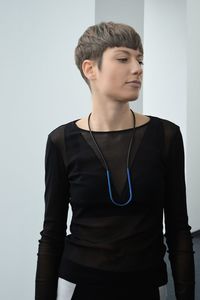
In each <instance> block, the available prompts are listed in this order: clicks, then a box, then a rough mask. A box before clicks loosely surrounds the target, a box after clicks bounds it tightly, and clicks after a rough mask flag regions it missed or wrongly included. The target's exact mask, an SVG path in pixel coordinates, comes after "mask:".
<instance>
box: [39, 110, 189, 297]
mask: <svg viewBox="0 0 200 300" xmlns="http://www.w3.org/2000/svg"><path fill="white" fill-rule="evenodd" d="M76 121H77V120H74V121H71V122H69V123H67V124H64V125H61V126H59V127H58V128H56V129H54V130H53V131H52V132H51V133H49V135H48V139H47V144H46V155H45V186H46V187H45V195H44V197H45V215H44V224H43V230H42V231H41V232H40V234H41V239H40V240H39V248H38V261H37V272H36V293H35V299H37V300H56V293H57V281H58V276H59V277H62V278H64V279H66V280H68V281H71V282H74V283H84V282H87V283H102V284H107V283H108V284H111V283H116V284H117V283H118V282H120V283H124V284H125V283H128V284H129V283H131V284H132V285H133V284H136V285H140V284H144V283H145V282H152V284H155V285H157V286H160V285H163V284H165V283H166V282H167V272H166V264H165V262H164V260H163V257H164V255H165V252H166V247H165V244H164V239H163V211H164V220H165V232H166V241H167V246H168V250H169V258H170V262H171V266H172V272H173V278H174V283H175V291H176V296H177V299H179V300H186V299H187V300H193V299H194V258H193V247H192V238H191V233H190V230H191V227H190V226H189V225H188V216H187V207H186V188H185V174H184V148H183V140H182V135H181V132H180V128H179V126H177V125H176V124H174V123H172V122H170V121H168V120H164V119H160V118H157V117H153V116H150V121H149V122H148V123H146V124H144V125H142V126H139V127H136V130H135V142H134V143H133V145H132V148H131V152H130V160H129V167H130V174H131V184H132V189H133V201H131V202H130V203H129V204H128V205H126V206H116V205H114V204H113V203H112V202H111V200H110V196H109V190H108V184H107V177H106V169H105V165H104V162H103V160H102V157H101V156H100V154H99V152H98V150H97V149H96V146H95V144H94V141H93V140H92V138H91V136H90V132H89V130H85V129H81V128H79V127H78V126H77V125H76V124H75V122H76ZM132 130H133V129H132V128H129V129H124V130H117V131H108V132H105V131H104V132H103V131H92V133H93V135H94V137H95V140H96V141H97V143H98V145H99V147H100V149H101V151H102V153H103V155H104V158H105V159H106V162H107V164H108V167H109V170H110V174H111V187H112V195H113V198H114V200H115V201H116V202H120V203H124V202H126V201H127V200H128V198H129V188H128V181H127V170H126V167H127V166H126V161H127V152H128V145H129V142H130V138H131V134H132ZM69 204H70V205H71V208H72V221H71V224H70V232H71V233H70V234H68V235H66V224H67V214H68V206H69Z"/></svg>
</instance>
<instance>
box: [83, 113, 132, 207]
mask: <svg viewBox="0 0 200 300" xmlns="http://www.w3.org/2000/svg"><path fill="white" fill-rule="evenodd" d="M130 110H131V109H130ZM131 112H132V114H133V132H132V136H131V140H130V143H129V148H128V155H127V177H128V184H129V199H128V201H127V202H125V203H117V202H116V201H114V199H113V197H112V190H111V183H110V174H109V169H108V166H107V163H106V160H105V158H104V156H103V154H102V152H101V150H100V148H99V146H98V144H97V142H96V140H95V138H94V136H93V134H92V132H91V128H90V116H91V114H92V113H90V114H89V116H88V127H89V130H90V135H91V138H92V139H93V141H94V143H95V145H96V147H97V149H98V151H99V153H100V155H101V157H102V159H103V162H104V165H105V169H106V174H107V180H108V187H109V194H110V199H111V201H112V202H113V204H115V205H117V206H125V205H127V204H128V203H129V202H130V201H131V200H132V198H133V195H132V188H131V180H130V170H129V156H130V151H131V146H132V145H133V143H134V141H135V139H134V140H133V138H135V123H136V120H135V114H134V112H133V111H132V110H131Z"/></svg>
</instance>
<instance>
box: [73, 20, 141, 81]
mask: <svg viewBox="0 0 200 300" xmlns="http://www.w3.org/2000/svg"><path fill="white" fill-rule="evenodd" d="M113 47H126V48H131V49H134V50H137V49H138V50H139V51H140V52H141V54H142V55H143V46H142V42H141V38H140V36H139V34H138V33H137V32H136V31H135V29H134V28H132V27H131V26H129V25H126V24H122V23H114V22H101V23H99V24H96V25H93V26H90V27H88V28H87V29H86V31H85V32H84V33H83V35H82V36H81V37H80V38H79V40H78V45H77V46H76V48H75V62H76V65H77V67H78V69H79V70H80V72H81V75H82V77H83V79H84V80H85V81H86V83H87V84H88V85H89V81H88V79H87V78H86V77H85V75H84V73H83V70H82V63H83V61H84V60H85V59H91V60H94V61H96V62H97V65H98V68H99V69H101V64H102V56H103V53H104V51H105V50H106V49H107V48H113Z"/></svg>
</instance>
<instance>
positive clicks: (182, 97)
mask: <svg viewBox="0 0 200 300" xmlns="http://www.w3.org/2000/svg"><path fill="white" fill-rule="evenodd" d="M144 48H145V55H144V87H143V112H144V113H147V112H148V113H149V114H153V115H156V116H160V117H163V118H166V119H169V120H171V121H172V122H175V123H177V124H178V125H180V126H181V129H182V132H183V135H184V139H186V102H187V84H186V80H187V77H186V75H187V74H186V71H187V70H186V1H185V0H175V1H174V0H168V1H165V0H146V1H145V11H144Z"/></svg>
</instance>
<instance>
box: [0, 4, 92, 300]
mask: <svg viewBox="0 0 200 300" xmlns="http://www.w3.org/2000/svg"><path fill="white" fill-rule="evenodd" d="M0 19H1V38H0V43H1V45H0V51H1V55H0V59H1V69H0V72H1V74H0V82H1V88H0V99H1V112H0V113H1V116H0V122H1V124H0V131H1V132H0V134H1V156H0V157H1V161H0V165H1V168H0V176H1V191H0V199H1V200H0V201H1V209H0V214H1V215H0V218H1V256H0V266H1V278H0V279H1V280H0V282H1V288H0V299H5V300H13V299H20V300H27V299H34V280H35V268H36V258H37V257H36V253H37V248H38V239H39V238H40V235H39V232H40V231H41V229H42V222H43V213H44V197H43V196H44V195H43V193H44V150H45V144H46V139H47V135H48V133H49V132H50V131H51V130H53V129H54V128H55V127H57V126H59V125H61V124H63V123H67V122H69V121H71V120H73V119H75V118H78V117H79V116H81V115H82V114H83V115H84V114H85V113H84V110H85V111H86V110H87V107H88V108H89V106H90V94H89V91H88V88H87V86H86V84H85V83H84V82H83V80H82V78H81V76H80V75H79V71H78V69H77V68H76V66H75V64H74V48H75V46H76V44H77V40H78V38H79V36H80V35H81V34H82V32H83V31H84V30H85V29H86V28H87V27H88V26H89V25H91V24H93V23H94V1H93V0H84V1H78V0H73V1H71V0H70V1H64V0H61V1H55V0H34V1H27V0H18V1H15V0H7V1H1V7H0ZM77 87H78V88H77ZM82 103H84V104H82Z"/></svg>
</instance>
